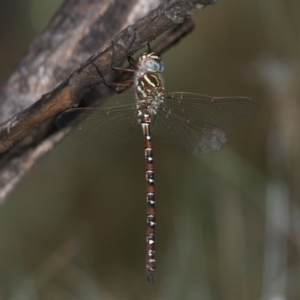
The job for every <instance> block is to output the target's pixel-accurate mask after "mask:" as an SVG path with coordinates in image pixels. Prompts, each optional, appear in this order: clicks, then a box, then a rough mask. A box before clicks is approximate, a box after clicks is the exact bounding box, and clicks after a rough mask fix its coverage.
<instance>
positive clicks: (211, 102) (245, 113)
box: [164, 92, 258, 127]
mask: <svg viewBox="0 0 300 300" xmlns="http://www.w3.org/2000/svg"><path fill="white" fill-rule="evenodd" d="M164 109H165V110H166V111H168V112H169V113H171V114H176V115H179V116H180V117H182V118H184V119H186V120H187V121H188V122H196V123H206V124H211V125H214V126H217V127H227V126H229V125H232V124H235V123H239V122H241V121H245V120H248V119H249V118H251V117H252V116H254V115H255V114H256V113H257V111H258V103H257V102H256V101H254V100H252V99H250V98H246V97H228V98H219V97H210V96H204V95H200V94H193V93H183V92H177V93H168V95H167V97H166V98H165V100H164Z"/></svg>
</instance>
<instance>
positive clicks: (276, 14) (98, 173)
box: [0, 0, 300, 300]
mask: <svg viewBox="0 0 300 300" xmlns="http://www.w3.org/2000/svg"><path fill="white" fill-rule="evenodd" d="M61 2H62V1H58V0H57V1H53V0H13V1H3V2H2V1H1V3H0V41H1V42H0V57H1V59H0V80H1V81H2V82H3V81H4V80H5V79H6V78H7V77H8V76H9V74H10V72H11V71H12V70H13V69H14V67H15V66H16V64H17V62H18V60H19V59H20V58H21V57H22V55H23V53H24V52H25V50H26V48H27V46H28V45H29V43H30V42H31V41H32V39H33V38H34V37H35V36H36V34H37V33H38V32H39V31H41V30H42V29H43V27H44V26H45V25H46V23H47V21H48V20H49V19H50V18H51V15H52V14H53V12H54V11H55V9H56V8H57V7H58V6H59V5H60V3H61ZM299 15H300V2H299V1H297V0H293V1H292V0H289V1H288V0H285V1H284V0H273V1H270V0H265V1H261V0H257V1H245V0H226V1H225V0H219V3H218V4H217V5H214V6H211V7H208V8H206V9H205V10H201V11H200V12H198V13H197V14H195V15H194V16H193V18H192V19H193V20H194V21H195V23H196V28H195V30H194V31H193V32H192V34H190V35H188V36H187V37H186V38H184V39H183V40H182V41H181V42H180V43H179V44H178V45H176V46H174V47H173V48H171V49H170V50H169V51H168V52H167V53H165V54H164V56H163V60H164V64H165V72H164V78H165V85H166V89H167V91H189V92H197V93H201V94H207V95H213V96H248V97H251V98H253V99H256V100H257V101H258V102H259V103H260V110H259V114H258V115H257V116H256V117H255V118H253V119H252V120H250V121H248V122H245V123H242V124H239V125H237V126H233V127H231V128H228V129H227V130H226V133H227V138H228V142H227V144H226V145H225V147H224V148H223V149H222V150H221V151H219V152H215V153H209V154H204V155H198V156H194V157H182V156H179V155H177V154H176V153H174V152H172V150H170V149H168V148H166V147H165V146H164V145H162V144H161V143H160V142H159V141H157V140H156V139H155V138H154V142H153V143H154V156H155V171H156V173H155V176H156V177H155V179H156V188H157V248H156V250H157V272H156V274H155V280H156V282H155V284H154V285H153V284H149V283H147V282H146V273H145V231H146V217H145V210H146V208H145V207H146V205H145V204H146V202H145V173H144V151H143V149H144V146H143V137H142V134H141V135H140V136H138V137H136V138H135V139H134V140H132V141H131V142H129V143H128V144H125V145H122V146H118V147H112V148H96V147H93V146H90V145H88V144H85V143H84V142H81V141H77V140H75V139H72V138H66V139H65V140H64V141H63V142H62V143H61V144H60V145H58V146H57V147H56V148H55V149H54V150H53V151H52V152H51V153H50V154H49V155H47V156H46V157H45V158H44V159H43V160H42V161H40V163H39V164H38V165H36V167H34V168H33V169H32V171H31V172H30V173H29V174H28V176H27V177H26V178H25V179H24V180H23V182H22V183H21V184H20V185H19V186H18V188H17V189H16V190H15V191H14V192H13V193H12V194H11V195H10V197H9V199H8V201H7V203H6V204H5V205H4V206H3V207H1V210H0V299H1V300H2V299H14V300H16V299H55V300H57V299H85V300H86V299H105V300H106V299H109V300H110V299H122V300H123V299H124V300H125V299H172V300H177V299H185V300H188V299H191V300H194V299H205V300H206V299H208V300H210V299H228V300H229V299H230V300H235V299H237V300H241V299H243V300H247V299H300V284H299V282H300V266H299V246H300V232H299V231H300V221H299V217H300V211H299V196H300V191H299V182H300V174H299V163H300V155H299V153H300V152H299V150H300V149H299V148H300V138H299V128H300V116H299V102H300V88H299V78H300V76H299V75H300V61H299V56H300V55H299V53H300V51H299V50H300V49H299V48H300V47H299V46H300V39H299V37H300V19H299Z"/></svg>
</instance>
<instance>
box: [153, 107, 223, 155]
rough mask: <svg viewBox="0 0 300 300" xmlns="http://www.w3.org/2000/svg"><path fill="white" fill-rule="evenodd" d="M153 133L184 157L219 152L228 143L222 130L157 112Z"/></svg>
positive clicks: (154, 118)
mask: <svg viewBox="0 0 300 300" xmlns="http://www.w3.org/2000/svg"><path fill="white" fill-rule="evenodd" d="M151 125H152V133H153V134H154V135H155V136H156V137H157V138H158V139H159V140H160V141H161V142H162V143H164V144H166V145H167V146H169V147H170V148H171V149H172V150H174V151H175V152H177V153H179V154H183V155H195V154H198V153H205V152H210V151H215V150H219V149H220V148H221V147H222V146H223V145H224V143H225V142H226V136H225V133H224V131H223V130H222V129H221V128H218V127H216V126H213V125H210V124H205V123H196V122H191V123H187V122H186V120H185V119H183V118H180V117H179V116H176V117H175V116H174V115H170V114H168V113H166V112H164V111H163V110H160V109H159V110H157V114H156V115H155V116H153V119H152V124H151Z"/></svg>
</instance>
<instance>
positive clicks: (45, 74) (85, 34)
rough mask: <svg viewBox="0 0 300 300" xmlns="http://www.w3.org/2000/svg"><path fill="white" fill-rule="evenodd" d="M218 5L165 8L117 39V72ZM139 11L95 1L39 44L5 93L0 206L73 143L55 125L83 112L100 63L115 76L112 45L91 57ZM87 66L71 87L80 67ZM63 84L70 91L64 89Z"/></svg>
mask: <svg viewBox="0 0 300 300" xmlns="http://www.w3.org/2000/svg"><path fill="white" fill-rule="evenodd" d="M154 2H155V1H152V2H151V3H154ZM215 2H216V0H193V1H184V0H180V1H179V0H178V1H166V2H164V3H163V4H161V5H159V6H158V7H157V8H156V9H154V10H152V11H151V12H150V13H148V14H147V15H146V16H145V17H144V18H142V19H140V20H139V21H137V22H136V23H135V24H134V25H131V26H128V27H126V28H125V29H124V30H122V31H121V32H120V33H118V34H117V35H116V37H115V38H114V46H115V61H114V64H115V65H119V64H121V62H122V61H123V60H124V59H125V58H126V56H127V53H128V49H129V48H130V53H131V54H133V53H135V52H136V51H137V50H139V49H140V48H142V47H143V46H144V45H145V44H147V43H148V42H150V41H152V40H153V39H155V38H156V37H158V36H159V35H160V34H162V33H163V32H164V31H166V30H168V29H170V28H171V27H173V26H174V25H176V24H180V23H182V22H183V21H184V20H186V19H188V18H189V16H190V15H191V14H192V13H194V12H196V11H197V10H199V9H201V8H204V7H205V6H206V5H209V4H214V3H215ZM149 8H150V7H149ZM139 9H141V3H140V2H137V1H129V0H125V1H124V4H123V5H120V1H119V2H118V4H111V1H108V0H103V1H101V2H99V1H97V2H96V3H94V1H93V0H76V1H75V0H69V1H66V2H65V3H64V5H63V6H62V7H61V8H60V9H59V10H58V11H57V13H56V14H55V15H54V16H53V18H52V20H51V22H50V23H49V24H48V26H47V27H46V29H45V30H44V31H43V32H42V33H41V34H40V36H38V37H37V38H36V40H35V41H34V42H33V43H32V44H31V46H30V47H29V50H28V52H27V54H26V55H25V57H24V58H23V59H22V60H21V62H20V64H19V66H18V68H17V70H16V71H15V72H14V73H13V74H12V76H11V77H10V79H9V80H8V81H7V83H6V84H5V85H4V86H3V88H2V90H1V91H0V103H1V104H0V111H1V116H0V120H1V121H4V120H5V119H8V118H10V119H9V120H8V121H6V122H4V123H2V124H1V125H0V152H4V151H5V152H4V153H3V154H2V155H1V156H0V202H1V201H2V202H3V200H4V198H5V197H6V196H7V194H8V193H9V192H10V191H12V190H13V188H14V187H15V186H16V184H17V183H18V182H19V181H20V179H21V178H22V177H23V176H24V174H26V173H27V172H28V170H29V169H30V168H31V167H32V166H33V165H34V164H35V163H36V161H37V160H38V159H39V158H40V157H42V156H43V155H44V154H45V153H46V152H48V151H50V150H51V149H52V148H53V147H54V145H55V144H56V143H57V142H59V141H60V140H61V139H62V138H63V136H64V135H65V133H63V132H59V131H57V129H56V127H55V125H54V120H55V118H56V116H57V114H58V113H60V112H61V111H63V110H65V109H67V108H70V107H74V106H77V105H78V103H79V101H80V100H81V98H82V96H83V95H84V94H85V93H86V92H87V91H88V90H89V89H90V88H91V87H92V86H95V85H96V84H99V83H100V79H99V76H98V75H97V73H96V71H95V67H94V66H93V65H92V64H91V62H92V61H94V62H95V63H96V64H97V66H98V67H99V69H100V70H101V72H102V73H103V74H104V75H106V74H108V73H109V71H110V62H111V43H107V44H105V45H104V46H103V47H102V48H101V49H100V50H98V51H97V52H96V53H95V54H94V55H93V56H91V57H90V58H88V57H89V56H90V54H89V53H93V52H95V51H96V48H98V47H99V42H98V44H97V43H96V41H98V40H99V41H101V43H103V42H104V41H107V40H110V39H111V37H112V36H114V35H115V34H116V32H117V31H118V30H119V29H120V28H124V25H126V24H128V22H131V21H133V19H134V16H135V15H136V12H137V11H138V10H139ZM169 36H172V35H169ZM175 36H176V34H175V33H174V32H173V38H171V40H170V41H168V40H167V43H166V42H165V43H164V45H163V46H162V48H164V47H165V48H166V47H168V45H170V43H172V42H174V39H175V40H176V38H174V37H175ZM87 58H88V59H87ZM86 59H87V61H86V62H85V63H84V64H82V65H81V66H80V67H79V68H77V69H76V70H75V71H73V72H72V73H71V74H70V75H69V76H68V77H67V79H65V80H64V78H66V76H67V74H68V73H70V72H71V70H72V69H73V67H74V66H75V65H78V64H79V62H80V61H81V62H82V61H84V60H86ZM59 82H62V83H60V84H59V85H58V83H59ZM56 85H58V86H57V87H56V88H55V89H53V87H55V86H56ZM51 89H53V90H52V92H50V93H47V94H44V95H43V96H42V97H41V98H40V99H39V100H38V101H35V99H37V98H38V95H41V94H43V93H45V92H46V91H49V90H51ZM21 100H22V101H21ZM30 105H31V106H30ZM28 106H29V107H28ZM25 107H28V108H26V109H24V108H25ZM22 109H24V110H23V111H21V112H20V113H18V112H19V111H20V110H22ZM14 114H16V115H15V116H13V115H14ZM11 116H13V117H11ZM24 137H25V138H24ZM21 138H23V139H22V140H21V141H19V140H20V139H21ZM18 141H19V142H18Z"/></svg>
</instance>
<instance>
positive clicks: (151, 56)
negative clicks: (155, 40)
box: [139, 52, 164, 73]
mask: <svg viewBox="0 0 300 300" xmlns="http://www.w3.org/2000/svg"><path fill="white" fill-rule="evenodd" d="M139 66H140V68H141V69H142V70H146V71H148V72H154V73H161V72H163V70H164V64H163V62H162V61H161V56H160V55H158V54H156V53H154V52H152V53H143V54H142V55H141V56H140V58H139Z"/></svg>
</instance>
